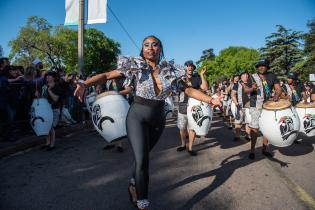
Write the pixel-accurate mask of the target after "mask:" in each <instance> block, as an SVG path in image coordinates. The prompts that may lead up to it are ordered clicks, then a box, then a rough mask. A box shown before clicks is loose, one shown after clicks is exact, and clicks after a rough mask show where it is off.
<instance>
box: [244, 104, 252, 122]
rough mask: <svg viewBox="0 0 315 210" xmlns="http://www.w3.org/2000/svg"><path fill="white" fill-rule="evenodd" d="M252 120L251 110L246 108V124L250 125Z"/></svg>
mask: <svg viewBox="0 0 315 210" xmlns="http://www.w3.org/2000/svg"><path fill="white" fill-rule="evenodd" d="M251 120H252V118H251V116H250V112H249V108H245V124H249V123H250V122H251Z"/></svg>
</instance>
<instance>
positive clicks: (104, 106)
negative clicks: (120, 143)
mask: <svg viewBox="0 0 315 210" xmlns="http://www.w3.org/2000/svg"><path fill="white" fill-rule="evenodd" d="M128 110H129V104H128V102H127V100H126V99H125V98H124V97H123V96H122V95H120V94H119V93H118V92H116V91H109V92H105V93H102V94H100V95H98V96H96V99H95V102H94V103H93V107H92V121H93V125H94V127H95V129H96V130H97V131H98V132H99V133H100V134H101V136H102V137H103V138H104V139H105V140H106V141H107V142H112V141H115V140H120V139H122V138H124V137H126V136H127V131H126V117H127V113H128Z"/></svg>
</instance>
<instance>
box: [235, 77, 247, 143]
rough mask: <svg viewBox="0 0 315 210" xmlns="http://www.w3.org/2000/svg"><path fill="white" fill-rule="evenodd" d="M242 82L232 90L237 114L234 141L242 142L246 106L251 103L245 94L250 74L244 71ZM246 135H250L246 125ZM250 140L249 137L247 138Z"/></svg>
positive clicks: (236, 84) (236, 83) (237, 83)
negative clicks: (245, 86)
mask: <svg viewBox="0 0 315 210" xmlns="http://www.w3.org/2000/svg"><path fill="white" fill-rule="evenodd" d="M240 77H241V80H239V81H238V82H235V81H236V80H234V82H235V83H234V85H233V89H232V101H233V102H234V104H235V106H236V113H234V115H235V116H234V123H235V137H234V141H238V140H240V135H241V128H242V126H243V125H244V124H245V123H246V122H245V104H246V103H248V102H249V94H247V93H245V91H244V88H243V86H244V85H246V84H247V82H248V77H249V74H248V73H247V72H246V71H243V72H242V73H241V74H240ZM246 133H247V135H250V130H249V128H248V126H247V125H246ZM246 138H247V139H248V137H246Z"/></svg>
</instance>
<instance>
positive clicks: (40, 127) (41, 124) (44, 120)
mask: <svg viewBox="0 0 315 210" xmlns="http://www.w3.org/2000/svg"><path fill="white" fill-rule="evenodd" d="M53 118H54V116H53V110H52V108H51V105H50V103H49V102H48V100H47V99H46V98H36V99H34V100H33V103H32V106H31V120H30V123H31V126H32V128H33V130H34V132H35V134H36V135H37V136H44V135H48V134H49V131H50V130H51V128H52V124H53Z"/></svg>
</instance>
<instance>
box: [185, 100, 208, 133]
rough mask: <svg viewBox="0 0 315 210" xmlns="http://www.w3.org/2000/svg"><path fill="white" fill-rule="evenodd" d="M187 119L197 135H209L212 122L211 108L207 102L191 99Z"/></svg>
mask: <svg viewBox="0 0 315 210" xmlns="http://www.w3.org/2000/svg"><path fill="white" fill-rule="evenodd" d="M187 119H188V123H189V127H190V128H191V129H193V130H194V131H195V132H196V134H197V135H199V136H204V135H207V133H208V132H209V129H210V127H211V121H212V109H211V106H210V105H209V104H207V103H205V102H201V101H198V100H196V99H193V98H189V99H188V107H187Z"/></svg>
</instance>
